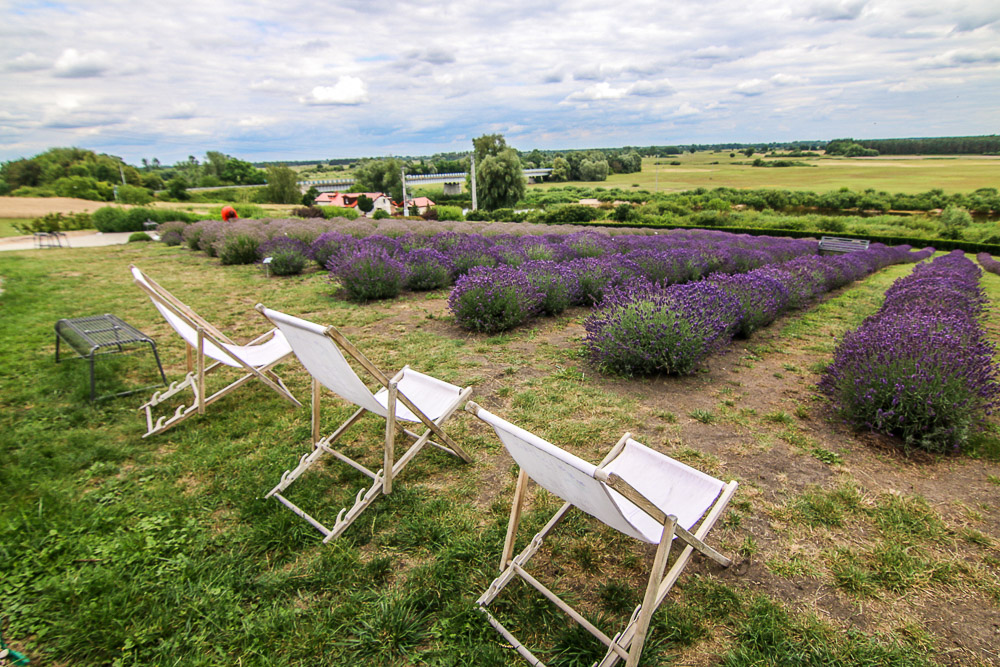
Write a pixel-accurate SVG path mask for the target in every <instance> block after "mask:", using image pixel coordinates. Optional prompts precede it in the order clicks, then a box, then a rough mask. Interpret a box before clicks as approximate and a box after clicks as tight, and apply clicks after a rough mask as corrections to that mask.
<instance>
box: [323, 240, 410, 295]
mask: <svg viewBox="0 0 1000 667" xmlns="http://www.w3.org/2000/svg"><path fill="white" fill-rule="evenodd" d="M330 274H331V276H334V277H336V278H337V279H338V280H339V281H340V284H341V286H342V287H343V288H344V290H345V291H346V292H347V298H349V299H350V300H352V301H360V302H365V301H373V300H375V299H391V298H393V297H396V296H398V295H399V292H400V290H401V289H402V288H403V283H404V281H405V280H406V267H405V266H404V265H403V263H402V262H400V261H398V260H396V259H393V258H392V257H391V256H390V255H389V253H388V252H387V251H386V250H385V248H383V247H381V246H379V245H377V244H360V243H359V244H357V245H354V246H352V247H348V248H345V249H344V251H343V252H342V253H341V254H340V255H339V256H336V257H333V258H331V260H330Z"/></svg>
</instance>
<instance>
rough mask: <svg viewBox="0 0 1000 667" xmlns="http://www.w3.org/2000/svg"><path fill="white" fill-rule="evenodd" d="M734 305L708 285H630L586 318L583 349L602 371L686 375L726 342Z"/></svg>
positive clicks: (735, 310)
mask: <svg viewBox="0 0 1000 667" xmlns="http://www.w3.org/2000/svg"><path fill="white" fill-rule="evenodd" d="M739 310H740V305H739V302H738V301H737V300H736V299H735V298H734V297H732V296H730V295H729V294H728V293H727V292H726V291H725V290H723V289H721V288H720V287H718V286H716V285H713V284H711V283H709V282H705V281H702V282H697V283H690V284H686V285H672V286H670V287H667V288H658V287H656V286H654V285H651V284H649V283H645V284H642V283H641V282H640V283H637V282H636V281H632V282H630V283H627V284H626V285H623V286H622V287H620V288H618V289H616V290H615V291H613V292H612V293H611V294H609V295H608V296H607V297H606V298H605V299H604V302H603V303H602V304H601V306H600V308H599V309H598V310H597V311H596V312H594V314H592V315H591V316H590V317H589V318H587V320H586V322H585V323H584V326H585V328H586V330H587V338H586V345H587V347H588V349H589V352H590V356H591V358H592V359H593V360H594V362H595V363H596V364H597V365H598V366H599V367H601V368H602V369H604V370H607V371H611V372H614V373H621V374H624V375H650V374H654V373H668V374H686V373H691V372H692V371H693V370H694V369H695V368H696V366H697V365H698V364H699V363H700V362H701V361H702V360H703V359H704V358H705V357H707V356H708V355H709V354H711V353H712V352H714V351H715V350H716V349H718V348H719V347H720V346H721V345H724V344H726V343H727V342H728V341H729V339H730V337H731V335H732V330H733V327H732V323H733V322H735V321H736V319H737V317H738V315H739Z"/></svg>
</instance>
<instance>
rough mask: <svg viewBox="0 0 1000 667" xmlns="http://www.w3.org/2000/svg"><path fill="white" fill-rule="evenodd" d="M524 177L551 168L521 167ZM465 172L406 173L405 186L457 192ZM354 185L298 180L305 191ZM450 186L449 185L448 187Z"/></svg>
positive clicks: (334, 180)
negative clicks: (427, 186) (428, 187)
mask: <svg viewBox="0 0 1000 667" xmlns="http://www.w3.org/2000/svg"><path fill="white" fill-rule="evenodd" d="M521 172H522V173H523V174H524V177H525V178H545V177H546V176H548V175H549V174H551V173H552V170H551V169H522V170H521ZM467 175H468V174H466V172H464V171H456V172H451V173H447V174H407V175H406V187H407V188H409V187H411V186H414V185H415V186H421V185H437V184H439V183H443V184H444V192H445V194H458V193H459V192H461V187H462V183H464V182H465V179H466V176H467ZM353 185H354V179H353V178H323V179H316V180H310V181H299V188H300V189H301V190H302V192H305V191H306V190H308V189H309V188H316V189H317V190H318V191H319V192H343V191H349V190H350V189H351V188H352V186H353ZM449 186H451V187H449Z"/></svg>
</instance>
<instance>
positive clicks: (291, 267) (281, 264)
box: [257, 236, 310, 276]
mask: <svg viewBox="0 0 1000 667" xmlns="http://www.w3.org/2000/svg"><path fill="white" fill-rule="evenodd" d="M309 254H310V250H309V244H308V243H306V242H305V241H302V240H300V239H294V238H290V237H287V236H275V237H274V238H273V239H271V240H269V241H264V242H263V243H261V244H260V246H258V248H257V255H258V256H259V257H261V258H262V260H261V261H263V258H265V257H270V258H271V262H270V264H269V269H270V271H271V273H273V274H274V275H276V276H294V275H298V274H300V273H302V269H304V268H305V267H306V263H307V262H308V261H309Z"/></svg>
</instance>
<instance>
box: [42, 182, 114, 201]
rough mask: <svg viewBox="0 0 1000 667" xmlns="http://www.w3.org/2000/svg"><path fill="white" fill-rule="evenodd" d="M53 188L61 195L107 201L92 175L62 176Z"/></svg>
mask: <svg viewBox="0 0 1000 667" xmlns="http://www.w3.org/2000/svg"><path fill="white" fill-rule="evenodd" d="M52 189H53V190H55V193H56V194H57V195H59V196H60V197H76V198H77V199H90V200H93V201H105V198H104V197H103V196H102V195H101V192H100V190H99V189H98V187H97V180H95V179H93V178H91V177H90V176H66V177H64V178H60V179H59V180H58V181H56V182H55V183H53V184H52Z"/></svg>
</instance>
